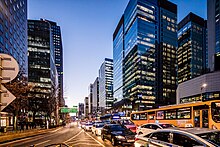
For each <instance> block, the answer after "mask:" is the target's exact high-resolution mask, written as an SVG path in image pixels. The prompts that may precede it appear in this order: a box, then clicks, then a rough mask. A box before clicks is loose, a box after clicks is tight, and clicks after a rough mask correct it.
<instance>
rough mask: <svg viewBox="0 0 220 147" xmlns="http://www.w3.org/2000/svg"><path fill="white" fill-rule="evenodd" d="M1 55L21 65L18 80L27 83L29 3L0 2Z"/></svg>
mask: <svg viewBox="0 0 220 147" xmlns="http://www.w3.org/2000/svg"><path fill="white" fill-rule="evenodd" d="M0 53H5V54H9V55H11V56H13V57H14V58H15V59H16V60H17V62H18V64H19V70H20V71H19V75H18V76H17V80H19V79H22V80H23V81H26V82H27V76H28V64H27V1H26V0H17V1H13V0H1V1H0Z"/></svg>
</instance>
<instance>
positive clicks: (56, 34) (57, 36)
mask: <svg viewBox="0 0 220 147" xmlns="http://www.w3.org/2000/svg"><path fill="white" fill-rule="evenodd" d="M46 21H48V20H46ZM48 22H49V23H50V25H51V32H52V36H53V46H54V55H55V64H56V68H57V73H58V84H59V94H58V95H59V105H60V107H64V106H65V101H64V98H63V45H62V37H61V29H60V26H58V25H57V23H56V22H52V21H48Z"/></svg>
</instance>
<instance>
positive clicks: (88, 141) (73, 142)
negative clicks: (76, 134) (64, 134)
mask: <svg viewBox="0 0 220 147" xmlns="http://www.w3.org/2000/svg"><path fill="white" fill-rule="evenodd" d="M89 139H91V138H89ZM76 142H87V143H89V142H92V143H94V140H75V141H69V142H68V144H71V143H76Z"/></svg>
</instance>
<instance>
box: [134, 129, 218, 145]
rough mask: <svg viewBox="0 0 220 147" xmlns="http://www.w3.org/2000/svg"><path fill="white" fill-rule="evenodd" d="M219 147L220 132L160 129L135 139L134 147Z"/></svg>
mask: <svg viewBox="0 0 220 147" xmlns="http://www.w3.org/2000/svg"><path fill="white" fill-rule="evenodd" d="M145 146H148V147H154V146H164V147H166V146H172V147H180V146H181V147H193V146H197V147H198V146H208V147H216V146H220V131H219V130H211V129H207V128H187V129H178V128H176V129H161V130H156V131H154V132H151V133H149V134H142V135H139V136H137V137H136V139H135V147H145Z"/></svg>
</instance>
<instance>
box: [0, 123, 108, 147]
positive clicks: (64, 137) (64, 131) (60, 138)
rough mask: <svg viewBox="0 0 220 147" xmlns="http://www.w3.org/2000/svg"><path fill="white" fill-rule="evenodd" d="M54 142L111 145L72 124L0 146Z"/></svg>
mask: <svg viewBox="0 0 220 147" xmlns="http://www.w3.org/2000/svg"><path fill="white" fill-rule="evenodd" d="M56 143H65V144H67V145H69V146H73V147H88V146H89V147H90V146H91V147H112V145H111V142H110V141H108V140H105V141H102V139H101V137H100V136H95V135H93V134H92V133H91V132H85V131H84V130H83V129H81V128H78V127H77V126H76V125H73V124H72V125H67V126H66V127H63V128H60V129H59V130H56V131H54V132H49V133H47V134H44V135H38V136H35V137H29V138H25V139H21V140H17V141H12V142H8V143H5V144H0V147H2V146H4V147H5V146H13V147H30V146H32V145H35V146H36V147H44V146H47V145H51V144H56ZM51 147H54V146H51ZM62 147H63V146H62Z"/></svg>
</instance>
